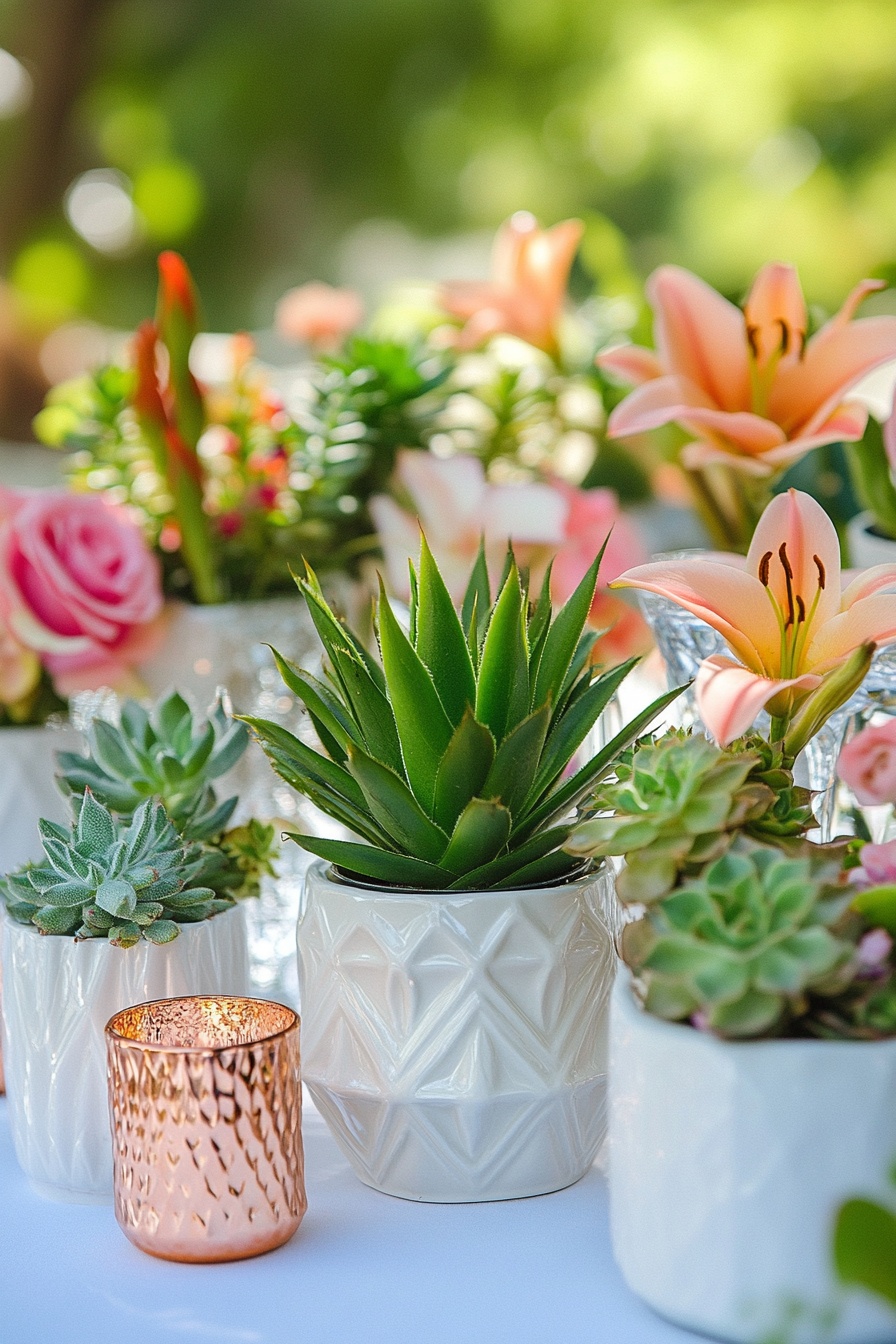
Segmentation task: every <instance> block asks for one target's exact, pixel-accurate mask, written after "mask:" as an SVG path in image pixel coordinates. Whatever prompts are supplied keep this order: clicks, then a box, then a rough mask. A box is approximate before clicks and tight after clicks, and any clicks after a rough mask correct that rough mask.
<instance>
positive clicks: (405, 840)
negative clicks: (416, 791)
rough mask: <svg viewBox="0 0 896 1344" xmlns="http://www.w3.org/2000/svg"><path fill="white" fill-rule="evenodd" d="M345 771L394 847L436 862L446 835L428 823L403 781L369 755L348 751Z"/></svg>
mask: <svg viewBox="0 0 896 1344" xmlns="http://www.w3.org/2000/svg"><path fill="white" fill-rule="evenodd" d="M349 769H350V770H351V772H352V774H353V775H354V777H355V779H356V780H357V782H358V784H359V785H360V787H361V790H362V792H363V795H364V797H365V798H366V800H367V805H368V807H369V808H370V811H371V813H372V814H373V817H374V818H375V820H376V821H377V823H378V824H379V826H380V827H381V829H382V830H384V831H385V832H386V834H387V835H388V836H389V837H390V838H391V839H392V840H393V841H394V842H395V844H396V846H397V848H399V849H401V850H403V851H406V852H408V853H411V854H414V855H416V856H417V857H419V858H421V859H425V860H426V861H427V862H428V863H438V862H439V860H440V859H441V857H442V855H443V853H444V852H445V848H446V846H447V844H448V836H447V835H446V834H445V832H444V831H442V830H440V829H439V827H438V826H437V825H436V824H435V822H433V821H430V819H429V817H428V816H427V815H426V813H425V812H424V811H423V809H422V807H421V806H420V804H419V803H418V802H417V799H416V798H415V797H414V795H413V794H412V793H411V790H410V789H409V788H408V786H407V784H406V783H405V781H404V779H402V778H401V777H400V776H399V775H397V774H396V773H395V771H394V770H390V769H389V767H388V766H387V765H381V764H380V762H379V761H375V760H374V759H373V758H372V757H371V756H365V755H364V754H363V753H362V752H359V751H352V752H351V753H350V755H349Z"/></svg>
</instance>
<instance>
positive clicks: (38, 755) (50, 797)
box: [0, 724, 83, 873]
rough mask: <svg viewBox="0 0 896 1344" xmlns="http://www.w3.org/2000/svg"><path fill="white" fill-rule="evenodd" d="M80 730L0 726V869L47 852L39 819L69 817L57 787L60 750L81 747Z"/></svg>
mask: <svg viewBox="0 0 896 1344" xmlns="http://www.w3.org/2000/svg"><path fill="white" fill-rule="evenodd" d="M82 745H83V738H82V737H81V734H80V733H78V732H76V731H75V729H74V728H72V727H71V726H70V725H69V724H61V725H59V726H58V727H57V726H55V725H51V724H48V725H46V726H45V727H42V728H0V873H8V872H10V871H11V870H12V869H13V868H18V867H19V865H20V864H23V863H27V862H28V861H29V860H30V859H39V858H40V857H41V856H42V855H43V846H42V845H41V842H40V834H39V832H38V829H37V823H38V821H39V820H40V819H41V817H45V818H46V819H47V820H48V821H58V822H61V823H66V822H68V821H69V820H70V813H69V807H68V804H67V802H66V800H65V799H64V798H63V797H62V795H61V794H60V793H59V790H58V789H57V788H56V781H55V775H56V752H57V751H78V750H80V749H81V747H82Z"/></svg>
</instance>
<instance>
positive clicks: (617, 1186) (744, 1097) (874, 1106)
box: [609, 974, 896, 1344]
mask: <svg viewBox="0 0 896 1344" xmlns="http://www.w3.org/2000/svg"><path fill="white" fill-rule="evenodd" d="M611 1040H612V1044H611V1062H610V1079H611V1081H610V1151H609V1174H610V1220H611V1229H612V1236H613V1249H614V1254H615V1256H616V1260H617V1262H618V1264H619V1266H620V1268H621V1270H622V1272H623V1274H624V1276H625V1278H626V1280H627V1282H628V1284H629V1287H630V1288H632V1289H633V1290H634V1291H635V1292H636V1293H638V1294H639V1295H640V1296H641V1297H642V1298H643V1299H644V1300H645V1301H646V1302H648V1303H649V1304H650V1306H652V1307H654V1308H655V1310H657V1311H658V1312H660V1313H661V1314H662V1315H663V1316H666V1317H667V1318H669V1319H670V1320H673V1321H675V1322H677V1323H678V1324H680V1325H684V1326H686V1327H689V1328H690V1329H693V1330H699V1331H702V1332H705V1333H706V1334H707V1335H710V1336H712V1337H713V1338H718V1339H723V1340H733V1341H737V1342H738V1344H758V1342H759V1341H763V1340H769V1339H772V1338H775V1339H782V1340H784V1339H786V1341H787V1344H822V1341H823V1342H824V1344H893V1342H894V1340H896V1314H894V1313H892V1312H891V1311H888V1310H887V1309H886V1308H885V1307H884V1306H883V1305H881V1304H879V1303H878V1302H877V1301H875V1300H874V1299H873V1298H872V1297H870V1295H867V1294H865V1293H862V1292H854V1293H853V1292H850V1293H848V1294H843V1295H841V1294H839V1293H838V1289H837V1286H836V1284H835V1281H834V1274H833V1262H832V1258H831V1228H832V1222H833V1218H834V1216H835V1211H836V1209H837V1207H838V1206H839V1205H840V1203H842V1201H843V1200H845V1199H847V1198H849V1197H850V1196H853V1195H859V1194H861V1195H866V1196H871V1197H877V1198H880V1199H881V1200H882V1201H883V1202H885V1203H891V1202H892V1190H891V1188H889V1187H888V1184H887V1179H886V1177H887V1172H888V1171H889V1170H890V1168H891V1167H892V1164H893V1160H894V1158H896V1041H884V1042H856V1041H850V1042H839V1041H838V1042H834V1041H761V1042H749V1043H746V1042H741V1043H732V1042H724V1041H720V1040H717V1039H716V1038H715V1037H712V1036H709V1035H707V1034H705V1033H702V1032H698V1031H695V1030H694V1029H693V1028H692V1027H689V1026H686V1025H679V1024H676V1023H667V1022H662V1021H660V1020H659V1019H657V1018H654V1017H651V1016H649V1015H648V1014H647V1013H645V1012H643V1011H642V1010H641V1009H640V1007H638V1005H637V1004H636V1002H635V1000H634V998H633V996H632V993H631V990H630V987H629V982H628V977H627V975H625V974H621V975H620V977H619V980H618V981H617V985H616V988H615V990H614V993H613V1006H612V1031H611ZM831 1313H833V1314H835V1315H836V1324H834V1325H832V1326H831V1327H830V1330H829V1332H828V1330H827V1328H826V1326H825V1322H826V1320H827V1319H828V1316H829V1314H831ZM831 1319H833V1315H832V1316H831ZM788 1322H789V1324H788ZM785 1325H786V1326H787V1328H786V1330H785V1329H784V1327H785ZM776 1332H779V1333H776Z"/></svg>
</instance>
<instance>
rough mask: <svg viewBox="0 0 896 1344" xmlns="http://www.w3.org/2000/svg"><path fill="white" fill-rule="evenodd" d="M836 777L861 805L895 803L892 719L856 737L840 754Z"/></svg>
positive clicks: (895, 750) (895, 736) (895, 724)
mask: <svg viewBox="0 0 896 1344" xmlns="http://www.w3.org/2000/svg"><path fill="white" fill-rule="evenodd" d="M837 774H838V775H839V776H840V778H841V779H842V780H843V782H844V783H845V784H847V785H848V786H849V787H850V788H851V789H852V791H853V793H854V794H855V796H856V800H857V801H858V802H860V803H862V804H863V805H868V804H870V805H872V806H873V805H875V804H880V803H896V719H888V720H887V722H886V723H882V724H871V725H869V726H868V727H867V728H863V729H862V730H861V731H860V732H858V733H856V735H855V737H854V738H852V740H851V741H850V742H847V744H846V746H845V747H844V748H843V750H842V751H841V753H840V759H839V761H838V762H837ZM868 848H869V846H868V845H866V846H865V849H868ZM865 849H863V850H862V853H863V854H864V852H865ZM863 862H864V861H863Z"/></svg>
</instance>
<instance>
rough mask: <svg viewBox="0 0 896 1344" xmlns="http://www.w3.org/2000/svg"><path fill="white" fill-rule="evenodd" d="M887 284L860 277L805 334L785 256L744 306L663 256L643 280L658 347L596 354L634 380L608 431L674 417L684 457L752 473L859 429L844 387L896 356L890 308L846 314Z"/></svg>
mask: <svg viewBox="0 0 896 1344" xmlns="http://www.w3.org/2000/svg"><path fill="white" fill-rule="evenodd" d="M884 287H885V284H884V281H882V280H863V281H862V282H861V284H859V285H858V286H857V287H856V288H855V289H854V290H853V292H852V293H851V294H850V296H849V297H848V299H847V300H846V302H845V303H844V305H843V307H842V308H841V309H840V311H839V313H837V314H836V316H835V317H833V318H831V320H830V321H829V322H827V323H825V325H824V326H823V327H821V328H820V330H819V331H817V332H816V333H815V335H814V336H811V337H809V338H808V339H807V327H808V314H807V311H806V302H805V299H804V298H803V292H802V289H801V288H800V282H799V280H798V278H797V274H796V271H795V270H794V268H793V267H792V266H787V265H784V264H783V263H781V262H770V263H769V264H768V265H767V266H764V267H763V268H762V270H761V271H760V272H759V274H758V275H757V276H756V279H755V280H754V282H753V287H752V289H751V290H750V293H749V295H748V297H747V300H746V303H745V305H744V308H743V310H741V309H740V308H738V307H736V306H735V305H734V304H733V303H729V302H728V300H727V299H725V298H723V297H722V295H721V294H719V293H717V292H716V290H714V289H712V288H711V287H710V286H709V285H707V284H706V283H705V282H704V281H703V280H700V279H699V278H698V277H697V276H696V275H692V274H691V272H690V271H686V270H683V269H682V268H681V267H679V266H661V267H660V268H659V269H658V270H657V271H655V272H654V273H653V275H652V276H651V277H650V279H649V281H648V282H647V293H648V297H649V299H650V303H651V306H652V308H653V310H654V314H655V334H656V352H654V351H652V350H645V349H642V348H641V347H639V346H619V347H617V348H616V349H613V350H607V351H605V352H604V353H603V354H601V355H599V356H598V364H599V366H600V367H601V369H603V370H604V371H606V372H607V373H612V374H615V375H617V376H618V377H619V378H620V379H622V380H623V381H625V382H630V383H635V384H638V386H637V388H636V390H635V391H634V392H632V393H631V394H630V395H629V396H627V397H626V398H625V400H624V401H622V402H620V404H619V405H618V406H617V407H616V408H615V410H614V411H613V413H612V414H611V416H610V419H609V425H608V431H609V433H610V435H611V436H613V437H616V438H620V437H624V436H627V435H631V434H640V433H643V432H644V431H646V430H651V429H656V428H658V427H659V426H660V425H666V424H670V423H672V422H675V423H677V424H679V425H681V426H682V427H683V428H684V429H685V430H686V431H687V432H688V433H689V434H691V435H692V437H693V442H691V443H689V444H687V445H686V446H685V448H684V450H683V452H682V462H683V464H684V466H686V467H688V468H690V469H692V470H694V469H701V468H703V467H707V466H710V465H712V464H715V463H718V464H723V465H727V466H730V467H734V468H735V469H736V470H738V471H740V472H746V473H748V474H751V475H755V476H770V475H774V474H775V473H778V472H780V471H781V470H782V469H784V468H786V467H787V466H788V465H789V464H790V463H791V462H793V461H795V460H796V459H797V458H799V457H802V455H803V454H804V453H806V452H808V450H809V449H811V448H816V447H818V446H819V445H821V444H825V443H834V442H838V441H842V440H847V441H852V440H855V439H859V438H861V436H862V433H863V432H864V429H865V422H866V420H867V418H868V412H867V410H866V409H865V407H864V406H862V405H860V404H859V403H858V402H856V401H854V400H850V399H849V396H848V394H849V392H850V391H851V390H852V389H853V388H854V387H855V385H856V383H858V382H859V380H860V379H861V378H863V377H864V376H865V374H867V373H868V372H870V370H871V369H874V368H876V367H877V366H878V365H879V364H883V363H885V362H886V361H888V360H892V359H896V317H868V318H862V319H861V320H858V321H854V320H853V318H854V315H855V312H856V310H857V308H858V306H859V304H860V303H861V302H862V300H863V299H864V298H865V297H866V296H867V295H868V294H870V293H871V292H872V291H873V290H876V289H882V288H884Z"/></svg>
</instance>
